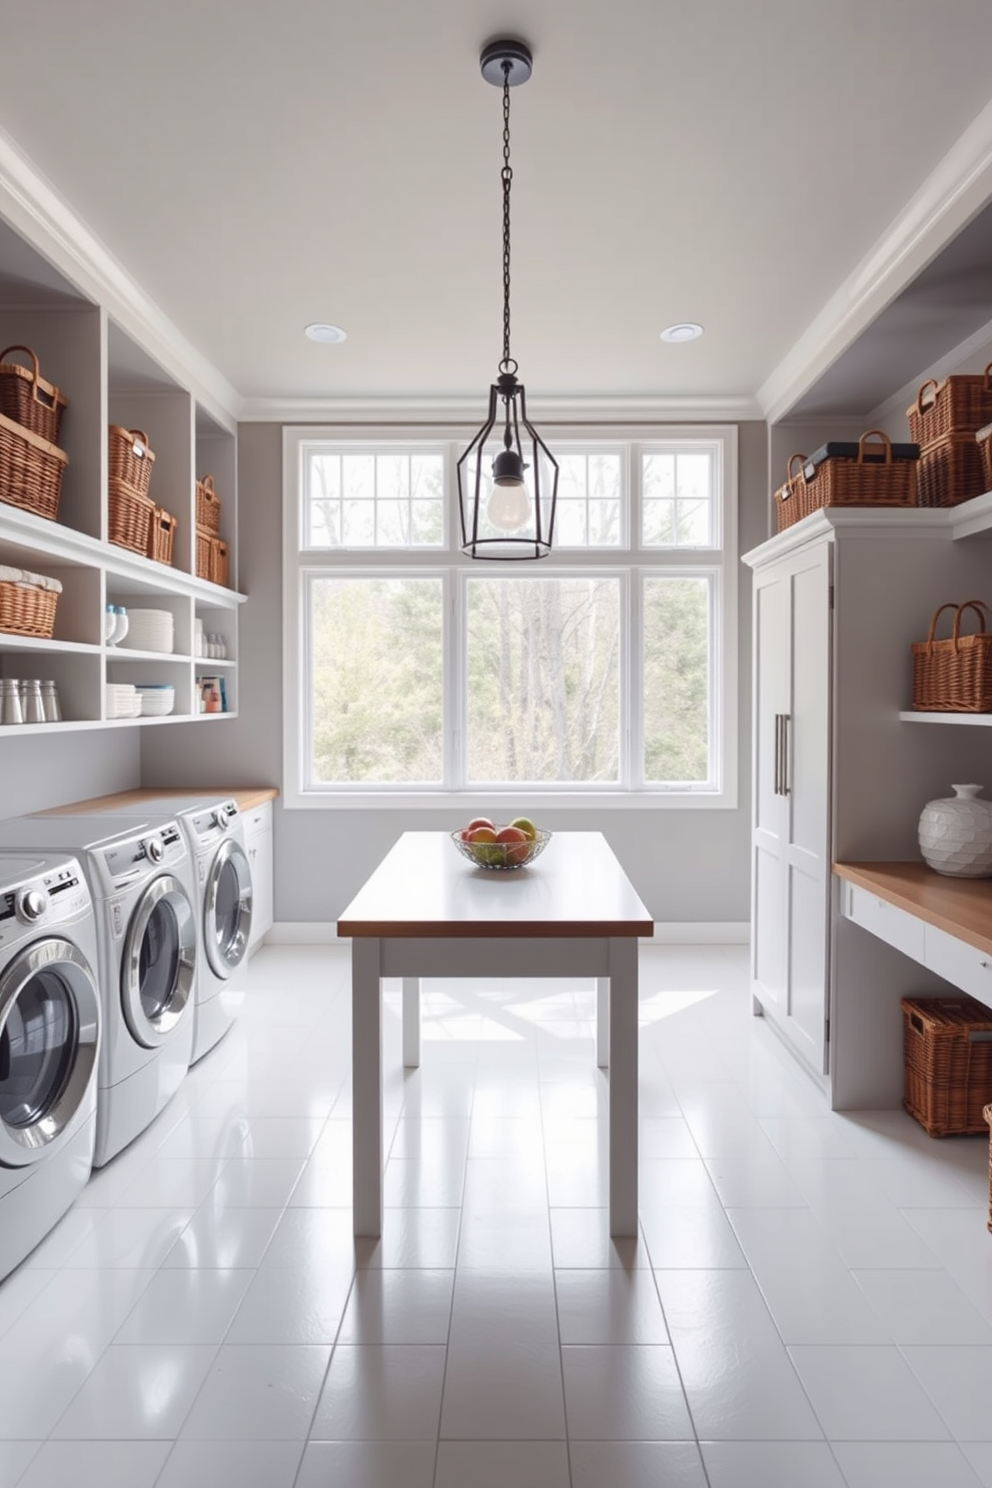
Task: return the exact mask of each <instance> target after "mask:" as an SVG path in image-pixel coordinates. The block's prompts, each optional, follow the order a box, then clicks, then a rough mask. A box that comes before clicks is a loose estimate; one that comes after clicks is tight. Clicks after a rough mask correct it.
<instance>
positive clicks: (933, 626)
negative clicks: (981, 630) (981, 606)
mask: <svg viewBox="0 0 992 1488" xmlns="http://www.w3.org/2000/svg"><path fill="white" fill-rule="evenodd" d="M960 608H961V607H960V605H956V604H955V603H954V602H953V600H948V601H947V603H946V604H942V605H938V606H937V608H936V609H935V610H934V612H933V614H932V615H931V616H930V629H929V630H928V631H927V647H928V649H929V648H931V647H932V646H933V642H934V636H935V635H936V633H937V621H938V620H939V619H940V616H941V615H942V614H943V613H944V611H945V610H955V611H958V610H960Z"/></svg>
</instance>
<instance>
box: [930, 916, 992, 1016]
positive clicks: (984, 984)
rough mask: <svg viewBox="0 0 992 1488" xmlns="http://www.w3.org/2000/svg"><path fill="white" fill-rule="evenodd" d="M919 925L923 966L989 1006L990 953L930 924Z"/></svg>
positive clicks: (991, 993) (991, 998)
mask: <svg viewBox="0 0 992 1488" xmlns="http://www.w3.org/2000/svg"><path fill="white" fill-rule="evenodd" d="M923 928H924V932H925V934H924V946H923V963H924V965H925V966H927V967H928V968H929V970H930V971H933V972H936V974H937V976H939V977H943V978H944V980H945V981H946V982H951V983H952V984H953V985H954V986H955V987H959V988H960V989H961V991H962V992H967V993H969V995H970V996H972V997H976V998H977V999H978V1001H979V1002H983V1003H984V1004H985V1006H986V1007H989V1008H992V956H990V955H989V954H988V952H987V951H979V950H976V949H975V947H974V946H970V945H968V944H967V943H966V942H965V941H963V940H958V939H957V937H956V936H954V935H948V934H947V932H946V931H945V930H938V929H937V928H936V926H934V925H924V927H923Z"/></svg>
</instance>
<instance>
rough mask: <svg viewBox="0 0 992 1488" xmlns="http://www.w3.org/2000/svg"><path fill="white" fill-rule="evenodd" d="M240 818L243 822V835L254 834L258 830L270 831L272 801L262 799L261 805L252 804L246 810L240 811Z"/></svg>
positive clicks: (249, 835)
mask: <svg viewBox="0 0 992 1488" xmlns="http://www.w3.org/2000/svg"><path fill="white" fill-rule="evenodd" d="M241 820H242V821H243V822H244V828H245V835H246V836H247V837H251V836H255V835H257V834H258V833H259V832H271V831H272V802H271V801H263V802H262V804H261V806H252V807H251V809H250V810H248V811H242V813H241Z"/></svg>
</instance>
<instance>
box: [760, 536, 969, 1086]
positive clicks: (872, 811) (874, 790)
mask: <svg viewBox="0 0 992 1488" xmlns="http://www.w3.org/2000/svg"><path fill="white" fill-rule="evenodd" d="M744 561H745V562H746V563H747V564H748V565H749V566H750V567H751V568H752V569H753V570H754V721H753V726H754V745H753V768H754V784H753V802H754V806H753V829H754V830H753V854H752V855H753V878H752V991H753V998H754V1002H755V1004H756V1010H760V1011H762V1012H764V1013H765V1014H766V1015H767V1016H768V1018H769V1020H770V1021H771V1022H772V1023H773V1024H774V1026H775V1027H776V1029H777V1030H778V1031H779V1032H780V1033H781V1034H782V1035H783V1037H784V1038H785V1039H786V1041H787V1042H788V1044H789V1046H790V1047H791V1048H792V1049H793V1051H794V1052H795V1053H796V1054H797V1055H798V1057H799V1058H800V1059H801V1060H802V1062H803V1063H804V1065H805V1067H806V1068H807V1069H808V1070H809V1071H810V1072H811V1073H813V1074H814V1075H816V1076H817V1077H819V1079H820V1080H821V1081H822V1083H823V1084H824V1086H825V1088H827V1089H828V1091H829V1094H830V1098H831V1101H832V1103H833V1104H834V1105H835V1106H836V1107H839V1108H850V1107H854V1106H871V1105H884V1106H887V1105H891V1104H894V1103H897V1102H898V1099H899V1090H900V1088H901V1086H900V1081H901V1032H900V1030H901V1024H900V1017H899V998H900V997H901V996H904V995H906V994H907V993H910V992H913V991H917V990H919V988H920V986H921V982H920V967H921V966H927V965H929V964H930V963H929V962H928V961H927V960H926V959H925V958H924V956H923V955H922V946H921V945H920V944H918V943H917V942H918V940H919V936H920V931H919V928H918V927H917V926H915V925H912V924H909V923H908V920H909V917H908V916H905V917H904V916H900V914H899V911H898V910H896V909H893V908H891V907H885V908H883V907H881V906H880V905H879V904H878V903H877V902H872V900H871V896H868V895H860V894H856V895H854V896H851V895H850V893H849V886H848V885H844V889H845V891H847V892H848V897H847V898H846V899H844V900H842V899H841V896H840V894H839V893H838V894H836V895H835V894H834V892H833V890H832V885H831V868H832V864H833V863H834V862H835V861H840V862H851V863H856V862H882V861H896V862H898V861H916V860H918V858H919V848H918V845H917V838H916V834H917V824H918V821H919V815H920V811H921V809H922V807H923V806H924V804H925V803H926V802H927V801H928V800H932V799H934V798H935V797H938V796H941V795H946V794H947V793H948V787H949V785H950V783H951V782H952V781H955V780H978V781H987V782H989V783H992V777H990V773H989V769H990V758H989V754H988V745H987V742H986V741H987V738H988V735H987V734H986V733H985V730H983V729H951V728H944V729H914V728H911V727H907V725H906V724H904V723H902V722H901V721H900V718H899V714H900V710H902V709H904V708H905V707H906V706H907V704H908V702H909V700H910V684H911V667H910V645H911V643H912V642H913V641H914V640H919V639H921V638H922V636H923V635H925V633H926V631H925V627H926V624H927V622H928V620H929V617H930V614H931V613H932V611H933V610H934V609H935V608H936V606H937V605H938V604H940V603H943V602H944V601H945V600H946V599H947V598H949V597H950V598H953V597H954V596H955V595H958V596H961V597H966V596H967V595H970V594H972V593H975V594H981V593H983V592H985V590H986V589H987V585H988V560H987V557H986V555H985V550H984V547H983V545H982V544H981V543H975V542H967V543H966V542H961V541H956V540H955V536H954V532H953V521H952V519H951V513H950V512H948V511H935V510H923V509H909V510H903V511H899V512H896V511H885V510H880V509H878V508H867V507H861V508H851V509H843V508H832V509H829V510H827V511H821V512H817V513H815V514H814V515H813V516H811V517H807V518H806V519H805V520H804V521H803V522H800V523H797V524H796V525H795V526H794V527H791V528H788V529H787V530H786V531H785V532H782V533H779V534H778V535H777V536H776V537H774V538H771V539H770V540H769V541H768V542H766V543H763V544H762V545H761V546H760V547H759V548H756V549H754V550H753V551H752V552H751V553H749V554H747V555H746V556H745V560H744ZM921 627H922V629H921ZM835 906H836V908H835ZM865 930H868V931H870V932H871V934H870V935H865V934H864V931H865ZM890 947H891V948H893V949H890ZM897 953H900V954H897ZM909 956H913V957H915V958H916V961H915V962H912V961H910V960H909V959H907V958H908V957H909ZM940 974H941V975H943V976H947V975H948V972H947V971H942V972H941V973H940ZM923 977H924V983H923V984H928V983H927V973H926V972H924V973H923ZM914 978H915V980H914Z"/></svg>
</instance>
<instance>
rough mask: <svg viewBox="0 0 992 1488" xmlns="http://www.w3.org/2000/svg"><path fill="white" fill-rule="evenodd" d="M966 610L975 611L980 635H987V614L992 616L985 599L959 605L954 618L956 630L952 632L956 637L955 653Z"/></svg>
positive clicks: (970, 600)
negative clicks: (962, 618) (962, 617)
mask: <svg viewBox="0 0 992 1488" xmlns="http://www.w3.org/2000/svg"><path fill="white" fill-rule="evenodd" d="M965 610H974V612H975V614H976V615H977V616H978V633H979V635H984V634H985V616H986V613H988V614H990V615H992V609H989V606H988V605H987V604H986V603H985V601H984V600H983V599H966V600H965V602H964V604H959V605H958V607H957V611H956V613H955V616H954V629H953V631H952V632H951V634H952V635H953V637H954V649H955V651H956V650H957V649H958V639H959V634H960V630H961V616H962V615H963V614H964V612H965Z"/></svg>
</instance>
